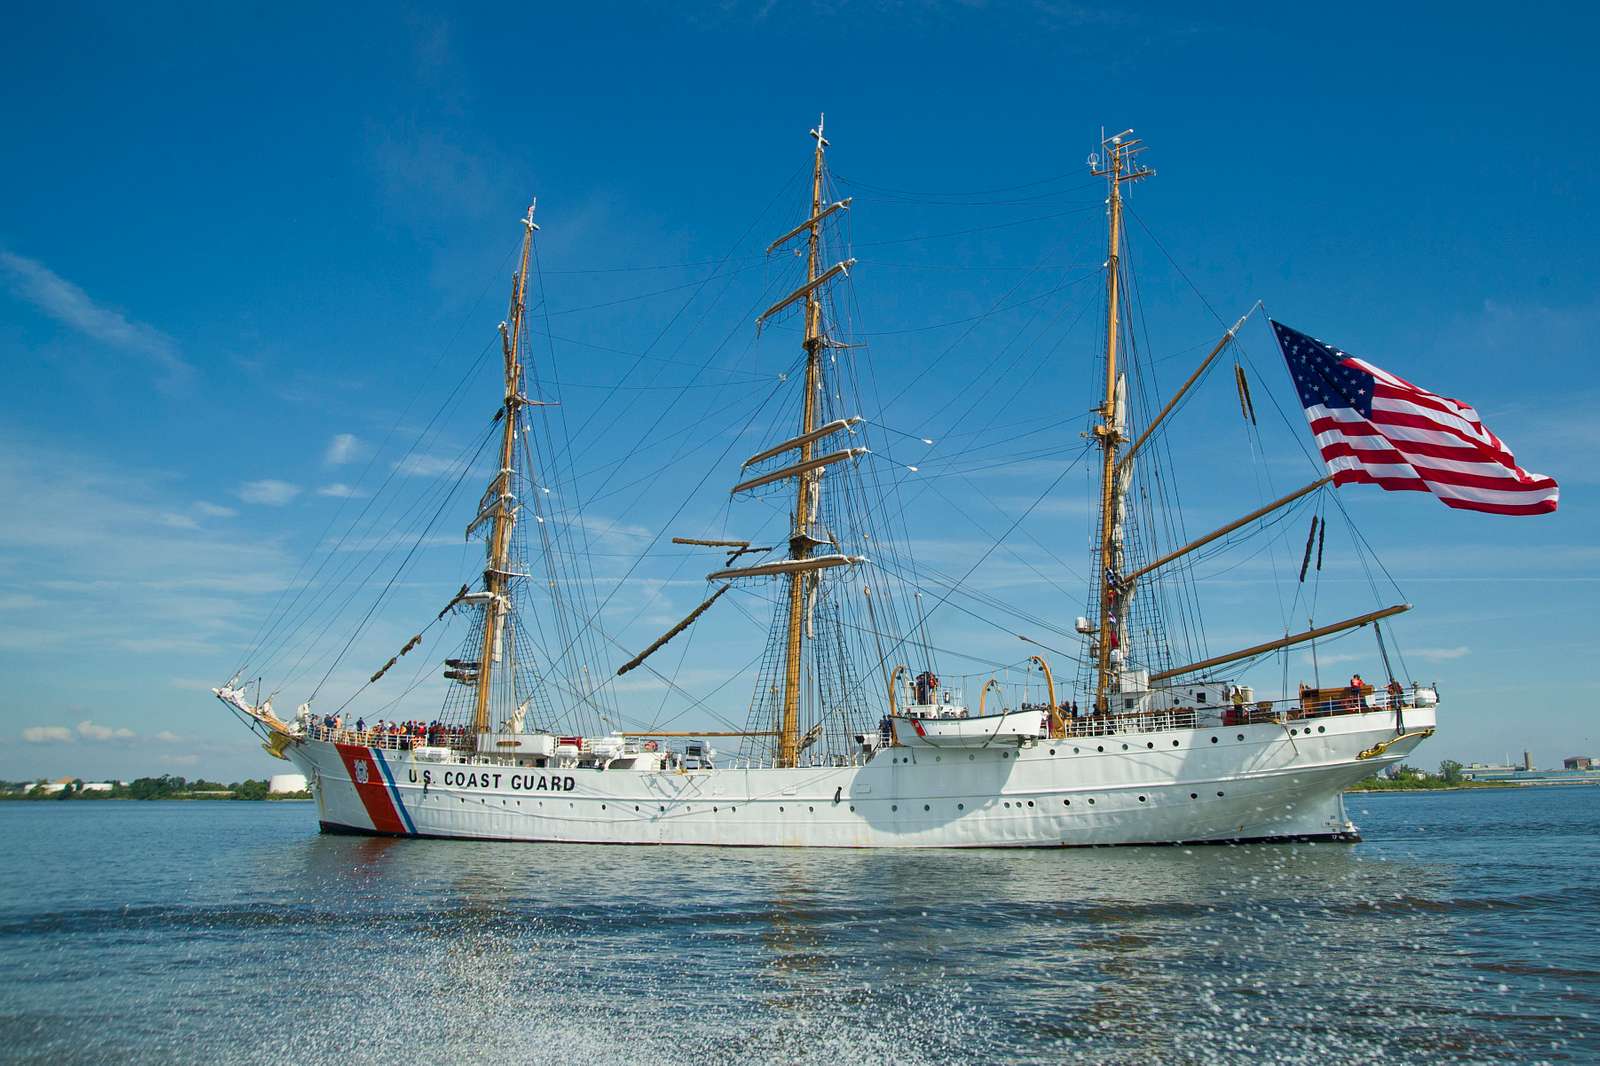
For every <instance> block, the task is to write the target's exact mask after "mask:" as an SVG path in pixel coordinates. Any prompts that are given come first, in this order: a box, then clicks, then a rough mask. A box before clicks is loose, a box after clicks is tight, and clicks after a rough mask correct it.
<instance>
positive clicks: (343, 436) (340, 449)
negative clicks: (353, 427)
mask: <svg viewBox="0 0 1600 1066" xmlns="http://www.w3.org/2000/svg"><path fill="white" fill-rule="evenodd" d="M360 451H361V441H360V440H359V439H358V438H357V437H356V435H355V434H354V433H340V434H338V435H337V436H335V437H334V438H333V439H332V440H331V441H329V442H328V451H327V453H326V454H325V455H323V457H322V461H323V462H325V463H327V464H328V465H329V466H341V465H343V464H345V463H348V462H352V461H353V460H354V459H355V458H356V456H357V455H358V454H359V453H360Z"/></svg>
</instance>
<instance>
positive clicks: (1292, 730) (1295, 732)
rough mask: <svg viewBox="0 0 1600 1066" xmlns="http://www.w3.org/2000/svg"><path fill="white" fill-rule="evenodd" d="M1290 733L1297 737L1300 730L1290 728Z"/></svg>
mask: <svg viewBox="0 0 1600 1066" xmlns="http://www.w3.org/2000/svg"><path fill="white" fill-rule="evenodd" d="M1289 735H1290V736H1291V737H1297V736H1299V735H1300V731H1299V730H1298V729H1291V730H1289Z"/></svg>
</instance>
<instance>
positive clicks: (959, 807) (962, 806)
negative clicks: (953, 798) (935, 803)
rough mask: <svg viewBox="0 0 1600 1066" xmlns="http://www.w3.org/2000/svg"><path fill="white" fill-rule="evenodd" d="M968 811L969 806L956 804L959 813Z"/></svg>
mask: <svg viewBox="0 0 1600 1066" xmlns="http://www.w3.org/2000/svg"><path fill="white" fill-rule="evenodd" d="M966 809H967V805H966V804H965V803H958V804H956V810H958V811H964V810H966Z"/></svg>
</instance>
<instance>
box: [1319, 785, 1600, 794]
mask: <svg viewBox="0 0 1600 1066" xmlns="http://www.w3.org/2000/svg"><path fill="white" fill-rule="evenodd" d="M1585 785H1588V786H1590V787H1593V786H1595V785H1600V781H1476V782H1473V783H1471V784H1461V785H1410V786H1406V787H1402V788H1347V789H1345V793H1346V794H1347V795H1348V794H1350V793H1352V792H1359V793H1360V794H1362V795H1363V796H1375V795H1379V794H1382V793H1390V792H1392V793H1406V792H1476V791H1478V790H1480V789H1485V788H1488V789H1502V788H1547V787H1548V788H1582V787H1583V786H1585Z"/></svg>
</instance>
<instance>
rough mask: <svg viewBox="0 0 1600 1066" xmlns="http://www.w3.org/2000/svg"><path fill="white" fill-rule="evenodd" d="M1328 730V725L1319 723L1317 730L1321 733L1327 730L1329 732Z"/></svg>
mask: <svg viewBox="0 0 1600 1066" xmlns="http://www.w3.org/2000/svg"><path fill="white" fill-rule="evenodd" d="M1327 731H1328V727H1327V726H1325V725H1319V726H1317V732H1319V733H1326V732H1327Z"/></svg>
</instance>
